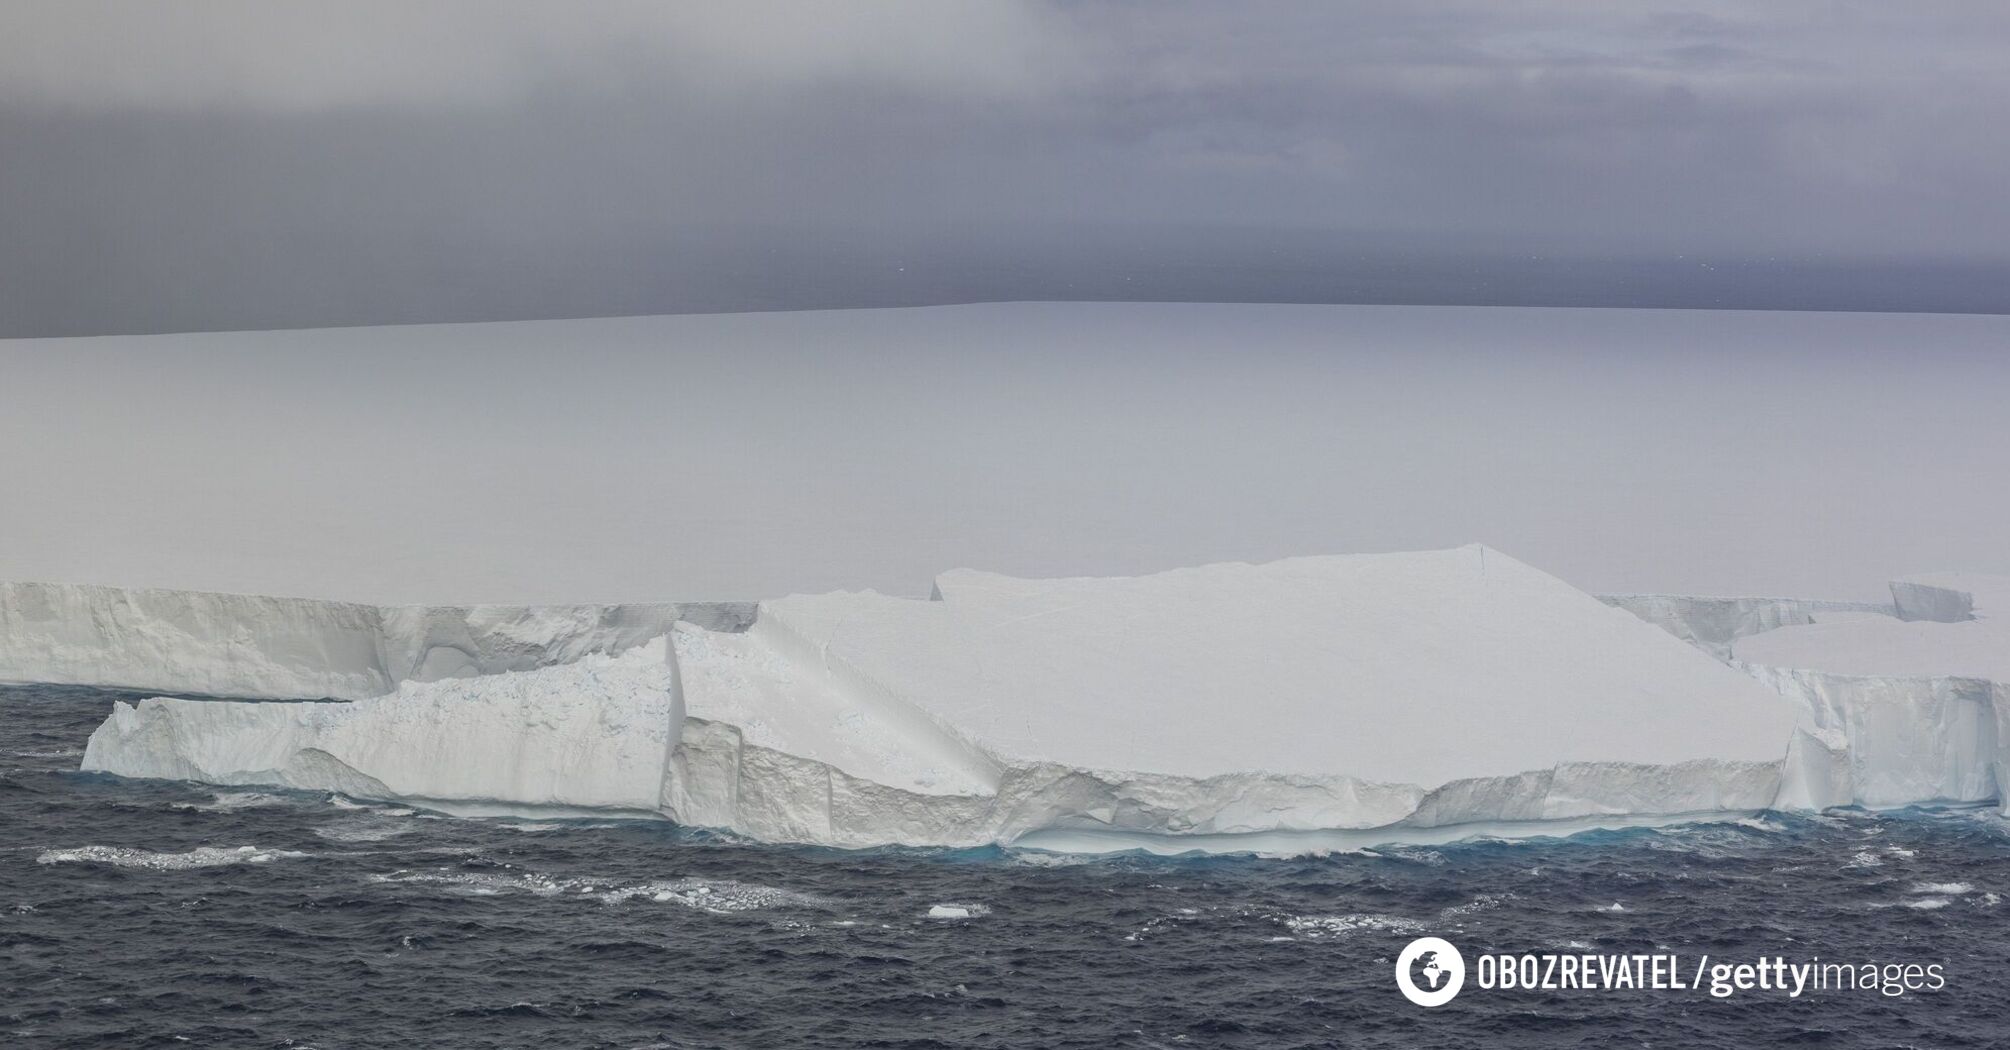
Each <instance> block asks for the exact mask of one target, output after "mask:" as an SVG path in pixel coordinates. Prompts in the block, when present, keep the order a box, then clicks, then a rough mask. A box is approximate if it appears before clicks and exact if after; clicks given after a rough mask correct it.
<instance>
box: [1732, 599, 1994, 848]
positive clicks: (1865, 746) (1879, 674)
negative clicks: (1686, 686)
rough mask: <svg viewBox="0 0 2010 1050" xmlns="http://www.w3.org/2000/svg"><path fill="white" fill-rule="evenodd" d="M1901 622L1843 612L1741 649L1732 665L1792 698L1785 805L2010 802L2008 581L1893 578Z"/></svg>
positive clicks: (1745, 642) (1756, 638)
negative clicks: (1791, 791) (2009, 788)
mask: <svg viewBox="0 0 2010 1050" xmlns="http://www.w3.org/2000/svg"><path fill="white" fill-rule="evenodd" d="M1891 590H1892V597H1893V604H1892V612H1893V615H1888V616H1866V615H1841V616H1827V617H1822V618H1820V619H1819V620H1817V621H1816V622H1811V623H1808V624H1803V625H1799V626H1792V627H1782V628H1780V629H1779V630H1775V631H1768V632H1765V633H1761V634H1755V635H1752V636H1750V637H1747V638H1744V639H1741V640H1739V641H1738V642H1737V643H1736V644H1735V646H1734V648H1733V653H1732V658H1733V660H1734V662H1735V663H1737V664H1738V665H1739V666H1740V667H1742V668H1744V669H1745V670H1746V671H1748V672H1749V673H1751V674H1752V675H1754V676H1755V677H1757V678H1759V679H1760V680H1762V681H1765V682H1766V683H1768V684H1769V685H1771V686H1773V687H1774V688H1775V689H1777V690H1779V691H1780V692H1781V693H1782V694H1784V695H1785V696H1787V697H1789V698H1790V699H1792V700H1794V701H1795V702H1796V704H1797V705H1798V706H1799V707H1800V708H1801V710H1802V712H1803V722H1804V728H1803V729H1802V731H1800V732H1797V733H1796V734H1795V736H1794V738H1793V744H1792V747H1791V748H1790V750H1789V755H1788V763H1789V766H1790V767H1792V768H1795V769H1797V770H1799V771H1800V772H1799V774H1798V776H1797V778H1796V780H1797V782H1798V783H1800V784H1803V785H1804V787H1803V788H1802V789H1801V790H1799V791H1798V792H1797V793H1796V794H1795V795H1794V796H1793V797H1792V798H1791V799H1790V800H1789V801H1791V802H1792V803H1793V804H1796V805H1799V806H1804V807H1810V808H1820V807H1823V806H1831V805H1849V804H1856V805H1864V806H1871V807H1892V806H1905V805H1911V804H1915V803H1922V802H1996V803H1998V804H1999V805H2001V804H2003V803H2004V801H2005V800H2004V799H2003V791H2002V787H2003V785H2004V784H2005V783H2006V782H2010V779H2006V778H2010V766H2006V762H2010V754H2006V752H2005V750H2004V745H2005V743H2010V725H2006V723H2005V718H2006V716H2010V578H2006V577H1999V576H1981V575H1974V576H1958V575H1936V576H1914V577H1907V578H1904V579H1900V580H1896V581H1893V583H1892V585H1891Z"/></svg>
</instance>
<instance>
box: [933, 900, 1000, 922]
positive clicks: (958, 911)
mask: <svg viewBox="0 0 2010 1050" xmlns="http://www.w3.org/2000/svg"><path fill="white" fill-rule="evenodd" d="M989 914H991V909H990V908H987V907H985V906H984V905H982V904H937V905H934V906H932V907H930V908H929V909H928V917H929V918H931V919H978V918H983V917H984V916H986V915H989Z"/></svg>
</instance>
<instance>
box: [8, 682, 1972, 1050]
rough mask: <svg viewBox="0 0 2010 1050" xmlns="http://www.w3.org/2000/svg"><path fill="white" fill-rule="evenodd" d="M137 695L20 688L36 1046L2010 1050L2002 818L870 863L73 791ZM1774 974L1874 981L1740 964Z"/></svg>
mask: <svg viewBox="0 0 2010 1050" xmlns="http://www.w3.org/2000/svg"><path fill="white" fill-rule="evenodd" d="M118 699H131V697H129V696H123V695H121V694H116V693H111V692H106V691H102V690H92V689H80V688H70V687H7V688H4V689H0V1046H5V1047H10V1048H44V1047H47V1048H63V1050H73V1048H93V1047H118V1048H129V1047H191V1046H193V1047H265V1048H295V1050H302V1048H310V1047H312V1048H320V1050H350V1048H374V1047H387V1048H388V1047H397V1048H468V1050H474V1048H505V1047H511V1048H513V1047H537V1048H547V1050H556V1048H574V1047H577V1048H621V1050H630V1048H636V1050H639V1048H659V1050H661V1048H671V1047H677V1048H686V1047H689V1048H706V1047H731V1048H741V1047H747V1048H761V1050H779V1048H788V1047H819V1048H829V1047H900V1048H916V1050H919V1048H938V1047H939V1048H950V1047H957V1048H961V1047H973V1048H974V1047H998V1048H1004V1047H1012V1048H1019V1047H1084V1048H1106V1047H1107V1048H1122V1047H1143V1048H1167V1047H1264V1048H1270V1047H1419V1046H1430V1047H1474V1048H1485V1047H1521V1046H1531V1047H1575V1046H1584V1047H1696V1046H1703V1047H1775V1046H1913V1047H1963V1046H1972V1047H1989V1046H2002V1045H2005V1043H2006V1041H2010V981H2006V974H2010V969H2006V967H2010V923H2006V922H2005V916H2006V912H2005V911H2004V909H2003V908H2002V900H2003V898H2002V895H2003V894H2006V893H2010V864H2006V860H2010V822H2006V821H2005V820H2004V819H2003V818H2001V817H1999V816H1998V815H1996V813H1995V812H1994V810H1993V809H1991V808H1975V807H1955V808H1942V809H1915V810H1906V811H1902V812H1895V813H1875V814H1874V813H1868V812H1861V811H1836V812H1831V813H1826V814H1822V815H1819V816H1792V815H1785V814H1764V815H1761V816H1759V817H1757V818H1751V819H1744V820H1737V821H1726V822H1716V823H1698V824H1689V825H1684V826H1679V827H1669V828H1660V829H1645V828H1636V829H1631V830H1626V831H1614V832H1591V833H1585V834H1578V835H1573V836H1570V837H1568V838H1548V839H1535V840H1529V841H1517V842H1506V841H1495V840H1481V841H1472V842H1465V843H1460V844H1457V845H1451V846H1440V847H1432V848H1414V847H1397V848H1386V849H1375V850H1368V851H1361V852H1352V853H1343V854H1335V855H1330V856H1316V857H1295V858H1265V857H1257V856H1213V857H1177V858H1156V857H1145V856H1132V855H1119V856H1109V857H1094V858H1091V857H1075V856H1064V855H1057V854H1049V853H1042V852H1038V851H1031V850H1015V849H1000V848H992V849H981V850H904V849H883V850H869V851H843V850H831V849H815V848H792V847H778V846H768V845H759V844H753V843H746V842H739V841H734V840H732V839H730V838H727V837H723V836H718V835H714V834H708V833H705V832H701V831H693V830H689V829H681V828H677V827H674V826H672V825H670V824H668V823H664V822H648V821H614V820H529V819H511V818H495V819H466V818H456V817H447V816H443V815H439V814H433V813H428V812H423V811H419V810H415V809H412V808H408V807H402V806H396V805H387V804H381V803H373V802H364V801H358V800H353V799H347V798H342V797H339V796H330V795H327V794H325V793H318V792H292V791H281V790H265V789H254V788H227V789H226V788H214V787H205V786H201V785H194V784H183V783H168V782H155V781H128V780H120V779H118V778H114V777H107V776H101V775H94V774H89V775H87V774H82V773H79V772H77V771H76V769H77V765H78V760H79V758H80V757H81V755H82V751H83V747H84V742H85V739H86V738H87V737H88V736H89V734H90V731H91V729H92V728H94V727H95V726H96V725H97V723H98V722H99V721H100V720H101V719H102V718H103V717H104V715H105V713H106V711H107V710H108V709H109V707H110V705H111V704H112V703H113V702H114V701H115V700H118ZM1422 936H1435V937H1442V938H1444V939H1446V940H1448V941H1450V942H1451V943H1452V944H1454V945H1456V946H1457V949H1458V951H1459V952H1460V954H1461V955H1462V957H1463V960H1464V966H1465V978H1464V985H1463V987H1462V989H1461V991H1460V992H1459V993H1458V994H1457V996H1456V997H1454V998H1453V999H1452V1000H1451V1001H1450V1002H1448V1003H1446V1004H1445V1005H1443V1006H1440V1007H1436V1008H1431V1009H1426V1008H1423V1007H1420V1006H1416V1005H1413V1004H1412V1003H1411V1002H1409V1001H1408V1000H1407V999H1405V997H1404V996H1403V995H1402V993H1401V992H1399V990H1398V988H1397V984H1396V981H1395V978H1394V970H1395V964H1396V960H1397V959H1398V957H1399V954H1400V953H1401V952H1402V951H1403V949H1404V948H1405V946H1406V945H1408V944H1409V943H1410V942H1411V941H1412V940H1414V939H1416V938H1418V937H1422ZM1503 956H1506V957H1507V958H1508V959H1510V960H1514V961H1511V962H1509V963H1501V962H1499V960H1500V959H1501V957H1503ZM1528 956H1532V957H1535V958H1536V959H1537V972H1538V973H1539V971H1540V970H1541V969H1542V968H1543V967H1545V966H1547V967H1548V968H1550V969H1552V970H1553V969H1554V968H1555V964H1554V963H1545V962H1544V960H1545V959H1550V958H1561V957H1566V956H1569V957H1576V958H1580V959H1582V958H1584V957H1587V956H1589V957H1596V958H1604V959H1607V960H1610V959H1611V958H1612V957H1615V956H1619V957H1626V958H1632V957H1634V956H1649V957H1672V959H1671V961H1670V964H1669V969H1670V971H1671V972H1672V974H1673V975H1674V981H1675V984H1677V985H1678V986H1675V987H1662V988H1639V987H1598V988H1584V987H1565V986H1558V987H1552V988H1542V987H1538V988H1536V989H1523V988H1515V989H1507V988H1502V987H1499V985H1500V984H1501V983H1502V978H1501V976H1500V974H1501V973H1502V972H1503V971H1512V972H1516V973H1519V972H1522V969H1521V964H1520V963H1519V962H1518V960H1520V959H1522V958H1523V957H1528ZM1771 959H1780V960H1782V962H1783V964H1785V965H1789V966H1792V965H1821V964H1829V965H1832V966H1838V967H1841V966H1847V967H1849V968H1850V969H1851V972H1852V973H1855V972H1858V970H1857V968H1858V967H1860V966H1869V967H1871V969H1870V971H1869V973H1870V974H1871V975H1872V977H1871V978H1870V979H1868V980H1866V981H1865V982H1864V986H1858V987H1849V988H1842V987H1835V986H1828V987H1823V988H1815V987H1813V986H1812V984H1810V985H1809V986H1807V987H1805V988H1803V989H1802V991H1801V994H1798V995H1793V994H1789V992H1788V991H1787V990H1782V989H1779V988H1777V987H1771V986H1769V987H1763V988H1762V987H1758V986H1756V985H1755V984H1753V983H1752V981H1750V980H1747V981H1746V982H1745V983H1746V984H1747V985H1750V986H1748V987H1740V986H1739V985H1738V980H1739V976H1740V975H1739V973H1738V972H1737V971H1735V970H1732V969H1730V968H1731V967H1734V966H1739V965H1746V964H1757V963H1758V962H1759V961H1761V960H1771ZM1587 965H1588V964H1587ZM1608 966H1609V964H1608ZM1712 967H1724V968H1725V969H1724V970H1723V971H1722V974H1721V980H1713V976H1714V975H1715V973H1716V971H1713V969H1712ZM1906 967H1917V968H1918V970H1919V973H1920V974H1922V975H1923V974H1925V973H1926V972H1927V967H1935V968H1936V969H1935V970H1934V971H1933V972H1935V973H1937V974H1938V975H1939V978H1940V983H1939V985H1938V986H1937V987H1929V986H1928V984H1929V982H1927V981H1926V980H1924V979H1923V977H1922V979H1920V980H1918V981H1914V980H1913V976H1912V973H1911V972H1910V971H1908V970H1906V969H1905V968H1906ZM1607 972H1608V975H1609V972H1610V971H1609V969H1608V971H1607ZM1772 972H1773V973H1774V974H1776V975H1777V974H1779V973H1781V972H1782V971H1780V970H1775V971H1772ZM1839 972H1840V971H1839V969H1838V970H1836V971H1832V974H1833V973H1839ZM1750 973H1751V971H1747V972H1746V973H1745V974H1744V976H1746V977H1750ZM1489 974H1491V975H1492V977H1491V981H1492V983H1493V984H1494V987H1483V986H1482V982H1483V979H1485V978H1486V976H1487V975H1489ZM1538 980H1539V981H1541V980H1542V978H1541V977H1540V976H1538ZM1713 985H1714V986H1715V987H1716V988H1718V989H1721V990H1723V991H1725V992H1727V993H1728V994H1722V995H1718V994H1712V992H1713ZM1894 990H1895V994H1894Z"/></svg>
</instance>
